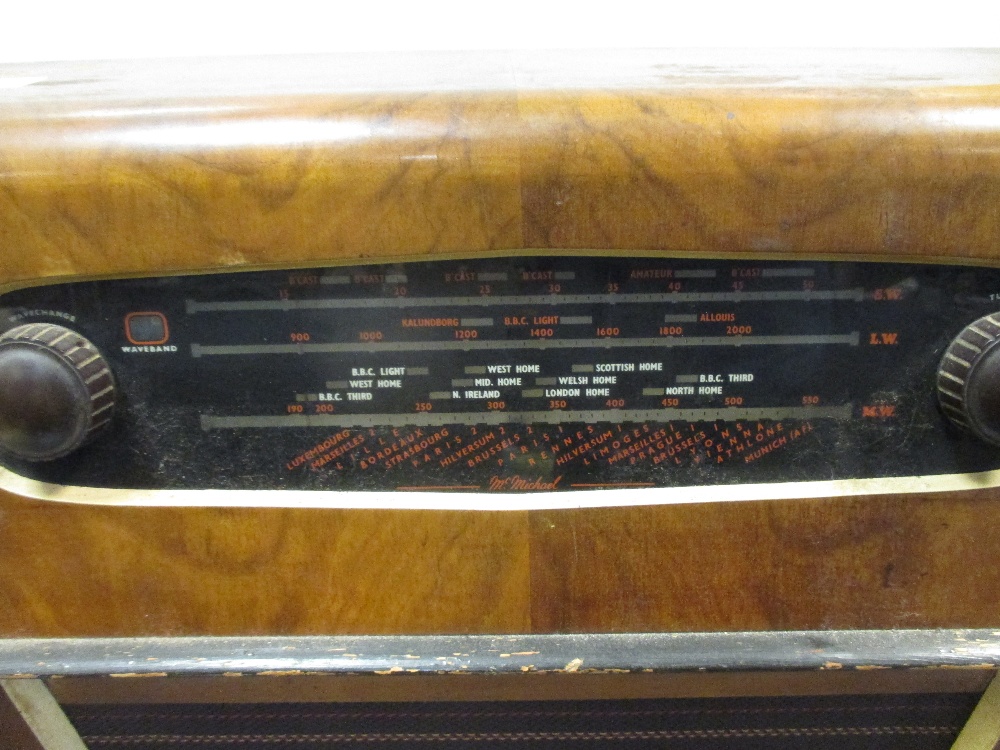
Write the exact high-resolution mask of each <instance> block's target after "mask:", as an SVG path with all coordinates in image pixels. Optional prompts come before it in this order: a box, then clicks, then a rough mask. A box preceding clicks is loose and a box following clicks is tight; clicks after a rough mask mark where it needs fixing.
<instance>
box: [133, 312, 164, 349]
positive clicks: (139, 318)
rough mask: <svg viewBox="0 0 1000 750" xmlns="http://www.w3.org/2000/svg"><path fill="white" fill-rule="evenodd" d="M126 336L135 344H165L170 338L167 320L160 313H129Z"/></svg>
mask: <svg viewBox="0 0 1000 750" xmlns="http://www.w3.org/2000/svg"><path fill="white" fill-rule="evenodd" d="M125 336H126V337H127V338H128V340H129V341H130V342H132V343H133V344H141V345H143V346H148V345H156V344H165V343H166V342H167V339H168V338H170V329H169V327H168V326H167V318H166V316H165V315H164V314H163V313H158V312H133V313H129V314H128V315H126V316H125Z"/></svg>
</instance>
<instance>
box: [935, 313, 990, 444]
mask: <svg viewBox="0 0 1000 750" xmlns="http://www.w3.org/2000/svg"><path fill="white" fill-rule="evenodd" d="M937 393H938V403H940V404H941V410H942V411H943V412H944V413H945V414H946V415H947V416H948V418H949V419H950V420H951V421H952V422H954V423H955V424H957V425H958V426H960V427H962V428H964V429H966V430H968V431H969V432H971V433H973V434H974V435H976V436H977V437H979V438H980V439H982V440H985V441H986V442H987V443H992V444H994V445H1000V313H997V314H995V315H987V316H985V317H983V318H980V319H979V320H977V321H975V322H974V323H971V324H969V325H967V326H966V327H965V328H964V329H963V330H962V332H961V333H960V334H958V336H957V337H956V338H955V340H954V341H952V342H951V346H949V347H948V350H947V351H946V352H945V354H944V357H943V358H942V359H941V365H940V366H939V367H938V377H937Z"/></svg>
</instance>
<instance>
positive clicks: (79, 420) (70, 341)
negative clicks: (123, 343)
mask: <svg viewBox="0 0 1000 750" xmlns="http://www.w3.org/2000/svg"><path fill="white" fill-rule="evenodd" d="M114 407H115V384H114V378H113V377H112V375H111V369H110V368H109V367H108V363H107V362H106V361H105V359H104V357H103V356H101V353H100V352H99V351H98V350H97V348H96V347H95V346H94V345H93V344H91V343H90V342H89V341H88V340H87V339H85V338H84V337H83V336H80V335H79V334H78V333H76V332H74V331H71V330H70V329H68V328H64V327H63V326H58V325H50V324H47V323H30V324H28V325H23V326H19V327H17V328H14V329H12V330H10V331H7V333H5V334H4V335H3V336H0V451H3V452H6V453H10V454H13V455H15V456H17V457H18V458H22V459H25V460H28V461H49V460H51V459H54V458H59V457H61V456H65V455H66V454H67V453H70V452H71V451H74V450H76V449H77V448H79V447H80V446H81V445H83V444H84V443H86V442H88V441H89V440H90V439H91V438H93V437H94V436H95V435H96V434H97V433H98V432H99V431H100V430H101V429H102V428H103V427H104V426H105V425H107V424H108V423H109V422H110V421H111V417H112V415H113V413H114Z"/></svg>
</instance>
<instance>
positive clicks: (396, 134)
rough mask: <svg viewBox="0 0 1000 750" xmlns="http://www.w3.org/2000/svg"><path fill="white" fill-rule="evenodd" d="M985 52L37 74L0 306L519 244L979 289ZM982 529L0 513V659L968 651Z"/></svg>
mask: <svg viewBox="0 0 1000 750" xmlns="http://www.w3.org/2000/svg"><path fill="white" fill-rule="evenodd" d="M949 59H950V58H949ZM998 61H1000V58H998V57H997V56H989V55H987V56H983V55H978V56H977V55H971V54H970V55H968V56H966V57H965V58H963V57H962V56H961V55H958V56H957V62H956V60H951V61H950V62H949V64H950V65H952V68H950V69H949V70H952V72H951V73H949V75H948V76H943V75H942V76H936V77H935V76H930V75H923V77H921V76H920V75H916V74H913V75H909V76H907V75H904V74H903V73H900V72H898V71H897V72H896V73H893V74H891V75H890V74H888V73H887V74H886V75H885V76H884V77H882V78H879V77H878V75H870V76H863V75H857V76H855V77H854V78H851V79H850V80H846V81H841V82H837V81H833V82H830V81H829V80H827V79H826V78H824V77H823V76H821V75H819V74H818V73H817V72H816V71H815V70H812V69H807V70H806V72H805V73H801V74H798V73H796V74H791V73H790V74H789V75H788V76H787V77H786V79H780V78H779V79H777V80H776V81H775V80H771V79H766V80H756V79H754V78H753V77H752V76H749V75H748V74H747V72H746V70H743V69H740V70H737V71H736V72H733V71H732V70H729V69H726V70H722V71H721V72H718V73H717V74H712V73H711V72H709V73H705V71H704V70H701V69H698V68H697V67H688V68H685V67H684V66H683V65H680V66H679V67H678V64H673V63H671V64H673V65H674V67H673V68H669V66H668V67H667V68H664V67H663V66H662V65H661V67H660V68H657V67H656V61H655V59H651V60H647V59H646V58H645V57H639V58H635V59H631V62H630V63H629V65H624V64H623V63H622V62H621V60H618V62H617V63H616V64H619V65H622V66H623V68H622V69H623V70H624V71H625V72H624V73H622V75H621V76H620V77H619V78H615V77H614V75H613V71H610V72H609V69H603V70H602V69H601V64H600V61H599V60H597V61H594V60H590V61H589V63H588V64H589V65H590V67H591V68H592V69H594V70H597V71H599V73H598V74H596V79H597V81H598V83H597V84H595V85H593V86H588V85H586V83H585V82H586V76H585V75H584V73H582V72H576V73H574V75H575V77H574V78H572V80H571V84H572V85H566V86H561V85H559V76H558V75H553V76H552V77H551V78H552V81H554V83H551V84H550V83H547V80H549V79H546V77H545V76H544V75H542V74H541V73H539V74H533V76H534V77H532V76H529V75H527V74H524V75H523V76H522V77H523V79H524V80H526V81H528V82H527V83H525V84H524V85H523V86H522V85H518V84H517V81H518V80H519V79H518V77H517V76H516V75H515V76H513V77H510V73H509V70H510V66H508V67H507V68H504V67H503V65H500V64H496V65H494V69H493V72H492V73H490V75H489V76H487V75H485V74H484V77H483V78H482V79H478V78H476V76H475V73H476V70H477V69H476V67H475V66H474V65H473V66H471V67H470V70H469V71H468V72H466V73H464V74H460V72H458V73H456V72H454V71H452V69H451V68H449V67H448V66H447V65H444V64H443V63H442V64H441V65H439V68H440V70H438V68H434V66H433V65H432V66H430V67H431V68H433V69H434V70H438V73H439V74H440V75H441V76H444V75H445V72H447V73H448V75H451V76H452V78H451V79H448V80H447V81H446V82H445V83H441V82H440V81H438V82H437V83H436V84H435V85H427V86H426V87H424V88H421V86H420V85H419V84H420V80H421V79H420V76H419V74H418V72H414V70H412V69H411V68H409V67H407V64H406V63H403V64H401V66H400V68H401V71H402V72H400V70H397V71H396V75H397V79H398V80H399V81H401V83H399V85H398V86H394V84H393V83H392V82H393V80H397V79H392V77H391V76H390V75H389V74H388V73H386V74H385V75H384V76H382V77H379V76H378V75H376V73H378V72H379V71H374V72H372V73H370V75H369V78H370V79H371V81H374V83H371V81H369V83H371V85H370V86H369V85H367V84H366V85H361V84H358V85H354V82H356V81H358V80H360V81H361V83H364V82H365V81H368V78H365V76H361V75H360V74H356V72H355V73H351V74H350V75H348V73H350V71H352V70H354V68H350V66H348V68H345V67H344V65H345V64H344V63H342V62H337V63H323V64H320V63H315V64H314V65H313V66H312V67H309V66H308V65H305V64H304V63H303V65H302V67H303V71H302V72H303V75H302V77H301V79H302V80H303V81H305V83H301V84H300V85H298V86H297V87H296V86H291V85H289V86H285V87H280V86H275V87H273V88H274V90H264V89H265V88H266V87H264V86H263V84H261V83H260V82H259V81H258V82H256V83H247V84H246V86H243V85H242V84H241V83H240V81H241V80H243V79H241V78H240V75H239V74H240V70H241V69H240V67H239V65H238V64H235V63H232V62H230V63H227V64H225V65H223V66H222V71H223V72H222V73H218V71H217V70H216V68H213V67H212V63H208V62H200V63H197V64H195V63H185V64H184V65H185V66H186V67H184V66H181V67H182V68H183V70H180V71H178V72H177V74H176V77H179V78H181V79H183V78H184V77H185V76H189V77H190V78H189V81H190V82H191V88H192V90H193V93H191V94H188V95H185V94H184V93H183V92H184V85H183V84H184V81H183V80H175V78H176V77H175V76H171V74H170V67H169V65H167V67H163V66H162V65H161V66H153V65H147V66H146V67H142V66H138V67H132V68H129V69H128V70H127V71H123V70H121V69H119V68H115V67H114V66H111V67H110V68H109V67H108V66H107V65H105V66H103V67H101V66H97V67H96V68H95V69H91V70H89V71H88V69H87V67H86V66H82V65H81V66H71V65H70V66H62V67H60V66H48V67H44V66H43V68H42V69H40V70H31V69H24V68H15V69H8V70H0V82H2V81H3V79H4V76H7V77H8V78H16V77H18V76H20V77H30V76H31V75H35V74H37V76H38V77H40V78H43V79H45V81H47V83H44V82H43V83H39V84H37V85H27V86H23V87H21V88H16V89H9V90H7V89H2V88H0V288H2V287H5V286H6V287H13V286H18V285H25V284H35V283H44V282H46V281H52V280H56V279H70V278H93V277H104V276H109V275H159V274H171V273H177V272H193V271H208V270H214V271H218V270H221V269H234V270H236V269H241V268H257V267H276V266H288V265H303V266H315V265H321V264H337V263H357V262H368V261H380V260H388V259H394V260H396V259H410V260H416V259H428V258H444V257H455V256H475V255H486V254H493V255H496V254H503V253H515V252H521V251H523V250H524V249H531V250H538V251H542V252H544V251H553V252H563V251H574V250H586V251H596V252H600V253H606V254H609V255H614V254H624V255H629V254H631V253H637V252H645V253H650V254H656V255H662V256H664V257H669V256H680V255H684V256H699V257H706V258H709V257H722V256H733V255H744V256H754V257H768V258H792V257H794V258H838V257H839V258H866V259H871V260H875V259H879V260H893V259H900V260H902V259H913V258H923V259H926V260H929V261H948V262H953V263H954V262H976V263H981V264H984V265H991V266H993V265H997V260H998V257H1000V255H998V248H1000V64H998ZM564 62H565V61H564ZM612 62H614V61H612ZM164 65H166V64H164ZM196 65H201V66H202V67H201V68H198V67H194V68H192V66H196ZM255 65H256V67H254V66H253V65H251V66H249V67H248V68H245V69H243V73H244V74H246V76H247V78H246V80H248V81H251V80H252V81H256V80H257V79H253V76H252V75H250V73H254V75H256V74H257V73H259V72H260V70H261V65H262V63H256V64H255ZM324 65H326V66H327V67H324ZM338 65H339V66H340V67H337V66H338ZM568 65H569V63H565V65H564V67H566V68H567V69H568V67H567V66H568ZM317 66H318V68H319V69H318V68H317ZM609 66H610V68H613V65H612V64H611V63H609ZM630 66H631V67H630ZM984 66H985V68H984ZM292 67H294V66H292ZM418 67H419V66H418ZM514 67H515V68H516V66H514ZM543 67H544V66H543ZM555 67H557V68H558V66H555ZM917 67H918V68H919V66H917ZM307 68H308V70H306V69H307ZM806 68H808V66H806ZM876 68H877V66H876ZM966 68H968V70H969V71H970V72H969V74H968V75H967V76H964V77H963V75H962V70H965V69H966ZM95 70H96V72H95ZM192 70H195V71H196V72H197V71H200V72H201V74H202V77H201V78H197V77H196V76H194V75H193V74H192V72H191V71H192ZM283 70H284V69H283ZM338 70H339V71H344V70H347V71H348V72H347V73H344V75H343V76H342V77H341V78H337V76H336V75H335V73H336V72H337V71H338ZM505 70H506V71H508V72H507V73H504V72H503V71H505ZM560 70H561V69H560ZM792 70H793V73H794V70H796V69H792ZM893 70H896V69H895V68H894V69H893ZM226 71H228V72H226ZM247 71H249V73H248V72H247ZM255 71H256V72H255ZM442 71H444V72H442ZM664 71H666V72H664ZM810 71H811V72H810ZM955 71H957V72H955ZM265 72H266V71H265ZM515 72H516V71H515ZM876 72H877V71H876ZM306 73H308V75H306ZM213 75H214V76H216V78H217V80H216V78H212V77H211V76H213ZM282 75H288V71H287V70H284V72H283V73H282ZM462 75H464V76H465V77H464V78H463V77H462ZM352 76H354V77H352ZM491 76H492V77H491ZM505 76H507V77H505ZM279 77H280V76H279ZM291 80H299V79H297V78H295V77H294V76H292V79H291ZM314 80H319V81H326V83H325V84H324V85H316V86H312V85H311V83H310V82H311V81H314ZM331 80H332V81H333V83H330V81H331ZM428 80H431V81H432V82H433V81H435V80H437V79H433V77H431V78H430V79H428ZM441 80H444V79H441ZM123 81H124V82H123ZM212 81H215V83H212V84H211V85H209V84H210V83H211V82H212ZM338 81H339V82H340V83H338ZM463 81H466V82H465V83H463ZM470 81H471V83H470ZM511 81H513V83H512V82H511ZM165 82H166V83H165ZM154 84H155V85H154ZM445 84H447V85H445ZM997 529H1000V502H998V498H997V497H996V493H995V492H994V491H989V490H982V491H974V492H965V493H953V494H940V495H934V496H920V495H896V496H891V497H856V498H830V499H823V500H798V501H796V500H792V501H772V502H754V503H729V504H703V505H693V506H674V507H638V508H613V509H598V510H567V511H555V512H531V513H523V512H512V513H470V512H424V511H394V512H390V511H367V510H365V511H362V510H359V511H340V510H278V509H273V510H264V509H227V510H220V509H191V508H187V509H162V508H107V507H87V506H64V505H60V504H55V503H46V502H40V501H35V500H30V499H26V498H22V497H18V496H15V495H12V494H10V493H0V635H2V636H70V635H79V636H98V635H108V636H111V635H151V634H160V635H182V634H183V635H193V634H307V633H330V634H333V633H359V634H360V633H371V634H375V633H474V632H496V633H514V632H558V631H561V632H567V631H595V632H596V631H626V630H634V631H658V630H678V631H679V630H717V629H718V630H744V629H797V628H802V629H811V628H868V627H873V628H892V627H957V626H963V627H992V626H997V625H1000V598H998V595H997V593H996V592H998V591H1000V566H998V565H996V560H997V559H998V558H1000V532H998V531H997Z"/></svg>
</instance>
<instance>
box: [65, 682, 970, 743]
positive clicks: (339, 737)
mask: <svg viewBox="0 0 1000 750" xmlns="http://www.w3.org/2000/svg"><path fill="white" fill-rule="evenodd" d="M976 700H977V697H976V696H974V695H967V694H960V695H944V694H934V695H904V696H900V695H874V696H837V697H829V696H824V697H781V698H739V699H732V698H725V699H723V698H712V699H670V700H614V701H534V702H486V703H478V702H476V703H471V702H462V703H353V704H343V703H340V704H323V703H296V704H284V703H282V704H273V703H272V704H201V705H130V706H123V705H114V706H110V705H109V706H103V705H78V706H67V707H65V708H66V712H67V715H68V716H69V718H70V720H71V721H72V722H73V724H74V725H75V726H76V728H77V730H78V731H79V732H80V734H81V736H82V737H83V740H84V742H85V743H86V744H87V746H88V748H91V749H92V750H99V749H100V748H120V749H128V750H167V749H168V748H169V749H171V750H178V749H183V748H198V750H215V749H216V748H218V750H223V749H228V748H284V749H286V750H298V749H299V748H301V749H302V750H305V749H306V748H309V749H312V750H315V748H350V747H367V748H372V747H404V746H413V747H421V748H434V747H449V748H459V747H475V748H570V747H573V748H576V747H580V748H678V749H681V750H683V749H687V748H690V749H691V750H703V749H704V750H707V749H708V748H712V749H715V748H755V749H757V748H759V749H760V750H771V749H772V748H773V749H774V750H777V749H778V748H781V749H784V748H809V750H825V749H826V748H831V749H832V748H837V750H845V749H846V750H854V749H855V748H879V750H886V749H889V750H892V749H893V748H900V749H902V748H905V749H906V750H924V749H928V750H929V749H931V748H933V749H935V750H936V749H937V748H942V749H944V748H948V747H950V746H951V744H952V742H953V741H954V739H955V737H956V736H957V735H958V733H959V731H960V730H961V728H962V725H963V724H964V722H965V721H966V719H967V718H968V716H969V714H970V713H971V712H972V709H973V708H974V707H975V704H976Z"/></svg>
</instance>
